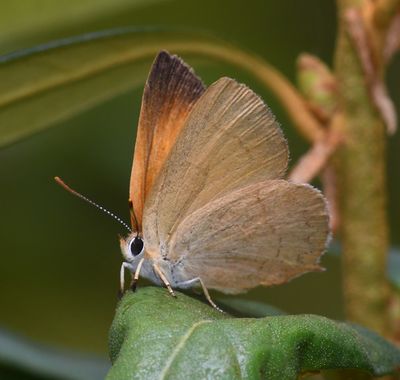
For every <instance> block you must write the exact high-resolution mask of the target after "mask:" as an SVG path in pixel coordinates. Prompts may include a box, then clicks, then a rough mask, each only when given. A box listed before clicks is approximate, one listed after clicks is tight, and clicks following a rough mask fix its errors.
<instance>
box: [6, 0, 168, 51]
mask: <svg viewBox="0 0 400 380" xmlns="http://www.w3.org/2000/svg"><path fill="white" fill-rule="evenodd" d="M161 1H165V0H113V1H109V0H68V3H60V2H58V1H54V0H35V1H34V2H32V1H31V0H18V1H13V0H3V1H2V2H1V12H0V49H1V50H2V51H7V50H6V49H10V48H13V47H14V46H15V44H17V45H21V44H24V43H26V41H27V40H28V41H30V40H31V39H32V38H33V39H35V36H36V39H37V38H38V36H39V35H40V37H42V38H43V35H50V36H51V35H54V34H55V33H56V34H57V33H58V34H59V33H62V31H64V30H66V29H67V30H71V29H75V28H77V26H78V25H88V24H89V25H90V24H92V23H93V22H96V20H101V19H103V18H104V17H107V18H108V19H110V16H114V17H116V16H118V15H119V14H121V12H133V11H134V10H138V9H140V8H143V7H146V6H149V5H154V3H156V4H157V3H160V2H161ZM71 20H74V22H73V23H72V22H71ZM81 28H82V27H81ZM40 37H39V38H40ZM14 49H15V47H14Z"/></svg>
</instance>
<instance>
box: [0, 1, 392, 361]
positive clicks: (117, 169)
mask: <svg viewBox="0 0 400 380" xmlns="http://www.w3.org/2000/svg"><path fill="white" fill-rule="evenodd" d="M0 9H1V12H0V53H1V54H7V53H10V52H13V51H15V50H19V49H24V48H29V47H32V46H35V45H38V44H43V43H47V42H48V41H51V40H55V39H61V38H65V37H69V36H73V35H79V34H83V33H88V32H93V31H98V30H103V29H109V28H117V27H124V26H137V27H140V26H146V27H148V26H162V27H165V28H166V29H169V28H170V29H174V30H175V31H176V32H177V33H180V30H184V29H185V30H199V31H205V32H206V33H208V34H209V35H212V36H216V37H218V38H220V39H223V40H225V41H228V42H229V43H231V44H234V45H236V46H239V47H242V48H244V49H246V50H249V51H251V52H254V53H256V54H257V55H259V56H261V57H263V58H264V59H266V60H267V61H269V62H270V63H271V64H273V65H274V66H275V67H276V68H278V69H279V70H281V71H282V72H283V73H284V74H285V75H286V76H287V77H289V78H290V79H291V80H292V81H295V61H296V58H297V56H298V55H299V54H300V53H301V52H309V53H311V54H313V55H316V56H318V57H320V58H321V59H322V60H323V61H325V62H327V63H328V64H329V65H331V64H332V61H333V57H332V52H333V49H334V44H335V33H336V14H335V4H334V1H331V0H329V1H323V2H322V1H319V0H310V1H307V2H299V1H295V0H286V1H280V2H266V1H263V0H251V1H246V2H243V1H235V0H229V1H228V0H221V1H218V2H215V1H211V0H205V1H203V2H202V3H201V5H200V4H199V3H197V2H190V1H183V0H151V1H143V0H114V1H110V0H97V1H94V0H69V1H68V2H67V1H57V2H54V1H52V0H33V1H32V0H17V1H11V0H3V1H2V2H1V5H0ZM182 33H185V32H183V31H182ZM171 53H173V51H171ZM183 58H185V56H183ZM186 61H187V62H188V63H189V64H190V65H192V66H194V68H195V70H196V72H197V74H198V75H199V76H200V77H201V78H202V79H203V81H204V82H205V83H206V84H210V83H212V82H213V81H215V80H216V79H217V78H219V77H221V76H223V75H227V76H231V77H233V78H235V79H237V80H238V81H240V82H244V83H246V84H247V85H248V86H250V87H251V88H252V89H253V90H255V91H256V92H257V93H259V94H260V95H261V96H262V98H263V99H264V100H265V102H266V103H267V104H268V105H269V106H270V107H271V108H272V110H273V112H274V113H275V115H276V116H277V118H278V120H279V121H280V122H281V125H282V128H283V130H284V133H285V135H286V137H287V138H288V142H289V147H290V151H291V165H293V163H295V162H296V161H297V159H298V158H299V157H300V156H301V155H302V154H303V153H305V152H306V151H307V147H308V145H307V143H306V142H305V141H304V140H303V139H302V138H301V137H300V136H299V135H298V134H297V133H296V131H295V130H294V128H293V127H292V126H291V124H290V122H289V121H288V119H287V117H286V115H285V113H284V111H283V109H282V108H281V107H280V106H279V103H278V102H277V101H276V99H275V98H274V97H273V96H272V95H271V94H270V93H268V92H266V91H265V89H264V88H262V87H261V85H260V84H259V83H257V82H256V81H255V80H254V78H252V77H251V76H250V75H248V74H246V73H244V72H241V71H240V70H238V69H237V68H234V67H232V66H229V65H225V64H221V63H218V62H213V61H212V60H205V59H202V60H191V59H189V58H188V59H186ZM150 64H151V60H149V61H148V62H147V63H146V65H145V68H146V70H145V71H147V70H148V69H149V68H150ZM399 69H400V59H399V57H397V59H396V58H395V60H394V62H393V63H392V65H391V67H390V70H389V75H388V79H387V81H388V85H389V91H390V93H391V95H392V97H393V99H394V102H395V104H396V108H397V110H398V112H399V111H400V110H399V109H400V83H399V81H400V76H399V75H395V74H396V73H398V72H399ZM145 71H143V74H141V75H140V78H138V82H137V83H135V84H133V83H132V86H131V87H130V88H129V89H128V90H127V91H124V93H122V94H119V95H117V96H115V97H113V98H112V99H109V100H107V101H104V102H102V103H101V104H100V105H97V106H95V107H94V108H91V109H88V110H85V111H84V112H81V113H79V114H77V115H75V116H74V117H72V118H70V119H68V120H66V121H63V122H59V123H57V124H56V125H55V126H54V127H52V128H49V129H47V130H46V131H45V132H42V133H40V134H36V135H34V136H33V137H30V138H28V139H25V140H23V141H20V142H18V143H15V144H12V145H10V146H8V147H6V148H4V149H2V150H1V151H0V179H1V187H0V204H1V208H0V210H1V220H2V224H1V229H0V236H1V242H2V249H1V265H0V300H1V304H0V305H1V306H0V308H1V313H0V325H1V326H2V327H3V328H6V329H9V330H10V331H13V332H16V333H18V334H21V335H22V336H25V337H28V338H30V339H32V340H35V341H37V342H41V343H46V344H50V345H53V346H57V347H62V348H67V349H71V350H74V351H80V352H91V353H96V354H98V355H100V356H104V357H106V356H107V334H108V329H109V326H110V324H111V321H112V318H113V313H114V310H115V306H116V302H117V291H118V282H119V279H118V278H119V277H118V276H119V268H120V265H121V260H122V257H121V254H120V250H119V243H118V237H117V234H118V233H124V230H123V228H122V227H121V226H120V225H119V224H118V223H116V222H115V221H113V220H112V219H111V218H108V217H107V216H106V215H104V214H102V213H100V212H99V211H98V210H96V209H95V208H92V207H90V206H89V205H87V204H85V203H83V202H82V201H80V200H78V199H76V198H74V197H72V196H71V195H70V194H68V193H66V192H65V191H64V190H62V189H61V188H60V187H59V186H57V185H56V184H55V183H54V181H53V177H54V176H55V175H58V176H60V177H62V178H63V179H64V180H65V181H66V182H67V183H68V184H70V185H71V186H72V187H74V188H75V189H76V190H78V191H80V192H82V193H83V194H86V195H87V196H88V197H89V198H92V199H93V200H95V201H96V202H98V203H100V204H101V205H103V206H104V207H106V208H108V209H109V210H111V211H113V212H114V213H116V214H117V215H119V216H120V217H121V218H123V219H124V220H127V221H128V220H129V212H128V203H127V199H128V184H129V176H130V169H131V164H132V153H133V146H134V138H135V133H136V123H137V120H138V113H139V109H140V102H141V94H142V89H143V84H144V80H145V74H144V73H145ZM138 75H139V74H138ZM138 83H140V85H137V84H138ZM399 113H400V112H399ZM399 143H400V138H399V134H398V133H397V135H395V136H394V137H392V138H390V140H389V142H388V147H389V149H388V162H389V166H388V187H389V192H390V205H389V213H390V222H391V241H392V244H393V246H396V245H398V244H399V241H400V235H399V233H398V231H399V217H398V216H399V214H400V202H399V198H398V194H400V177H399V175H398V172H396V166H397V170H398V164H399V162H400V160H399V159H400V149H399ZM317 185H318V184H317ZM334 250H335V249H333V251H334ZM323 265H324V266H325V267H326V268H327V271H326V272H324V273H315V274H308V275H305V276H303V277H302V278H299V279H296V280H294V281H293V282H291V283H289V284H287V285H283V286H279V287H276V288H269V289H264V288H263V289H255V290H253V291H251V292H249V293H248V294H247V295H246V296H245V297H246V298H248V299H252V300H259V301H262V302H267V303H269V304H271V305H273V306H276V307H279V308H281V309H283V310H285V311H286V312H289V313H316V314H321V315H325V316H327V317H330V318H334V319H342V318H343V317H344V316H343V308H342V304H341V302H342V299H341V289H340V286H341V285H340V265H339V261H338V257H337V255H335V254H334V253H330V254H328V255H325V257H324V258H323ZM141 283H143V282H141ZM214 297H216V299H218V294H215V296H214Z"/></svg>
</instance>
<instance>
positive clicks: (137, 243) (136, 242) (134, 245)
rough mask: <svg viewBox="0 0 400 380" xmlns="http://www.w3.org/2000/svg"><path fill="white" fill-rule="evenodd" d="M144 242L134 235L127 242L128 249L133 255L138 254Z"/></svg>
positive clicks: (141, 250)
mask: <svg viewBox="0 0 400 380" xmlns="http://www.w3.org/2000/svg"><path fill="white" fill-rule="evenodd" d="M143 248H144V243H143V240H142V239H141V238H140V237H138V236H136V237H135V238H134V239H132V240H131V243H130V244H129V249H130V251H131V253H132V255H133V256H137V255H140V254H141V253H142V252H143Z"/></svg>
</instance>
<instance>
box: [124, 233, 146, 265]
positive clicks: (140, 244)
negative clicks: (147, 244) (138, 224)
mask: <svg viewBox="0 0 400 380" xmlns="http://www.w3.org/2000/svg"><path fill="white" fill-rule="evenodd" d="M120 245H121V251H122V256H124V259H125V261H126V262H128V263H133V262H135V261H139V260H140V259H141V258H142V257H143V255H144V241H143V239H142V237H140V236H139V235H138V234H137V233H136V232H133V233H131V234H129V235H128V237H126V238H123V237H121V238H120Z"/></svg>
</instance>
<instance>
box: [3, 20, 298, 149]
mask: <svg viewBox="0 0 400 380" xmlns="http://www.w3.org/2000/svg"><path fill="white" fill-rule="evenodd" d="M161 49H167V50H170V51H171V52H174V53H178V54H185V55H188V54H189V55H190V54H191V55H195V56H197V57H201V56H202V57H207V58H208V59H209V58H211V59H214V60H219V61H223V62H228V63H229V64H232V65H236V66H239V67H241V68H242V69H244V70H247V71H248V72H250V73H252V74H253V75H254V76H255V77H256V78H258V79H259V80H260V82H261V83H263V84H264V85H266V86H271V87H276V88H275V91H276V92H277V93H278V96H279V93H280V92H281V95H280V96H281V98H282V99H287V98H288V97H287V93H290V95H291V96H290V97H289V98H290V101H291V102H292V103H293V102H296V101H297V102H302V100H300V99H299V97H298V96H297V95H296V93H295V90H294V88H293V87H292V86H291V85H290V84H289V82H287V81H285V80H284V79H283V77H282V76H281V75H280V74H279V73H277V72H276V71H275V70H274V69H273V68H272V67H271V66H270V65H268V64H267V63H266V62H265V61H263V60H262V59H260V58H258V57H256V56H254V55H252V54H249V53H247V52H245V51H243V50H241V49H239V48H236V47H233V46H231V45H228V44H226V43H224V42H221V41H219V40H217V39H215V38H212V37H210V36H206V35H202V34H200V33H197V34H193V33H189V32H188V31H186V32H183V31H180V32H172V31H170V32H166V31H161V30H159V29H155V28H146V29H145V28H141V29H138V28H123V29H117V30H109V31H103V32H96V33H91V34H87V35H83V36H78V37H74V38H68V39H64V40H59V41H55V42H52V43H49V44H46V45H43V46H38V47H35V48H32V49H28V50H23V51H20V52H17V53H13V54H10V55H7V56H3V57H0V147H2V146H5V145H7V144H11V143H13V142H16V141H19V140H20V139H22V138H26V137H28V136H31V135H32V134H34V133H37V132H39V131H42V130H44V129H46V128H48V127H50V126H52V125H54V124H55V123H57V122H59V121H62V120H64V119H67V118H70V117H72V116H74V115H76V114H77V113H79V112H82V111H84V110H86V109H88V108H90V107H93V106H95V105H96V104H99V103H101V102H103V101H105V100H107V99H110V98H112V97H114V96H116V95H118V94H121V93H124V92H126V91H128V90H130V89H132V88H134V87H135V86H138V85H139V84H141V83H143V82H144V80H145V78H146V76H147V72H148V70H149V67H150V63H151V61H152V60H153V59H154V56H155V55H156V53H157V52H158V51H160V50H161ZM277 78H278V79H277ZM277 80H278V82H277ZM278 84H279V85H278Z"/></svg>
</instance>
